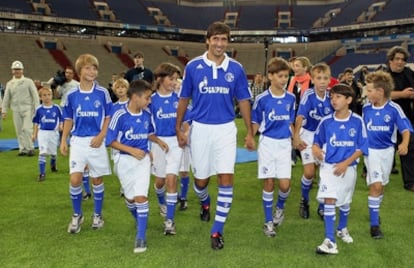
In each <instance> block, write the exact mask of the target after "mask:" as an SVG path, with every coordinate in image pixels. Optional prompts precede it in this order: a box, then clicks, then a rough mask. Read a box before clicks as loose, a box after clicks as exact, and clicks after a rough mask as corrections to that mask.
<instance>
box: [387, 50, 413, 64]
mask: <svg viewBox="0 0 414 268" xmlns="http://www.w3.org/2000/svg"><path fill="white" fill-rule="evenodd" d="M397 53H401V54H403V55H404V60H405V61H407V59H408V58H409V57H410V52H408V50H407V49H405V48H403V47H402V46H393V47H392V48H390V50H388V52H387V60H388V61H391V60H393V59H394V57H395V54H397Z"/></svg>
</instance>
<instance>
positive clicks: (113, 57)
mask: <svg viewBox="0 0 414 268" xmlns="http://www.w3.org/2000/svg"><path fill="white" fill-rule="evenodd" d="M411 5H413V4H412V3H411V1H408V0H393V1H343V0H330V1H329V0H328V1H318V0H314V1H264V0H261V1H242V0H238V1H237V0H233V1H230V0H229V1H226V0H225V1H172V0H171V1H168V0H165V1H143V0H136V1H115V0H112V1H111V0H107V1H93V0H90V1H88V0H85V1H82V0H76V1H58V0H47V1H43V0H33V1H23V0H22V1H13V0H3V1H1V3H0V29H1V33H0V34H1V36H2V39H3V40H4V41H3V42H2V50H3V51H4V53H2V59H1V61H2V62H3V63H6V62H10V63H11V62H12V61H14V60H16V59H17V58H19V59H20V60H22V61H24V63H25V64H26V65H27V66H33V65H35V66H36V65H37V66H42V68H26V75H27V76H28V77H30V78H32V79H38V80H41V81H47V80H48V79H49V78H50V77H51V76H52V75H53V74H54V73H55V72H56V70H60V69H62V68H64V67H66V66H68V65H72V64H73V62H74V60H75V59H76V57H77V56H78V55H79V54H81V53H85V52H94V54H96V56H97V58H98V59H99V60H100V61H101V62H102V63H103V64H102V67H101V69H100V75H99V82H100V83H101V84H102V85H103V86H105V85H106V84H107V83H108V82H109V80H110V77H111V74H112V73H120V72H122V71H124V70H125V69H127V68H128V67H130V66H132V65H133V61H132V59H131V57H132V55H133V53H134V52H135V51H136V50H141V51H143V52H144V54H145V58H146V60H145V63H146V65H147V67H149V68H150V69H152V68H155V66H156V65H157V64H159V63H160V62H163V61H170V62H172V63H175V64H177V65H179V66H181V67H183V66H184V65H185V63H186V62H187V61H188V60H189V59H191V58H193V57H195V56H196V55H199V54H200V53H201V52H202V51H204V49H205V45H204V32H205V29H204V28H206V26H207V25H208V24H209V23H211V22H212V21H224V22H225V23H226V24H228V25H229V26H231V28H232V43H231V46H230V47H229V51H228V54H229V55H230V56H232V57H234V58H235V59H236V60H238V61H239V62H241V63H242V64H243V66H244V67H245V69H246V72H247V74H248V75H249V77H250V78H251V77H252V75H254V74H255V73H257V72H263V71H264V66H265V62H266V58H267V59H269V58H270V57H273V56H281V57H283V58H286V59H287V58H290V57H292V56H307V57H308V58H309V59H310V60H311V62H312V63H317V62H321V61H324V62H327V63H328V64H329V65H330V66H331V69H332V72H333V75H334V76H336V75H337V74H339V73H340V72H342V71H343V70H344V69H345V68H346V67H352V68H354V71H355V73H357V72H358V71H359V69H360V66H362V65H369V66H370V68H372V69H374V68H376V67H377V66H378V65H379V64H383V63H384V62H385V51H386V49H388V48H390V47H392V46H393V45H403V46H404V47H406V48H407V49H408V50H409V51H411V50H412V48H413V45H412V41H411V40H412V30H413V23H414V19H413V18H412V12H411V10H412V9H411V8H410V6H411ZM401 6H404V7H406V8H404V9H403V10H401V9H400V7H401ZM73 10H76V12H73ZM194 14H197V16H195V15H194ZM10 44H13V45H12V46H11V45H10ZM16 55H18V56H17V57H16ZM107 62H111V64H110V65H109V64H106V63H107ZM0 68H1V69H0V81H2V83H5V82H6V81H7V80H8V77H9V75H8V74H9V66H7V64H2V66H1V67H0Z"/></svg>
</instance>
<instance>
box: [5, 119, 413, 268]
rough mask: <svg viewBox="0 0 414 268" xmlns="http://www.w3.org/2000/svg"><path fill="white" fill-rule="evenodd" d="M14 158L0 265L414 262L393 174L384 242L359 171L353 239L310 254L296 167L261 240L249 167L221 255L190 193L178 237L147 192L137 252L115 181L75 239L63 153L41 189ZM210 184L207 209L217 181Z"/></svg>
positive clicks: (29, 167) (88, 204) (88, 208)
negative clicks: (100, 223)
mask: <svg viewBox="0 0 414 268" xmlns="http://www.w3.org/2000/svg"><path fill="white" fill-rule="evenodd" d="M237 124H238V126H241V127H240V128H239V129H240V131H239V146H240V147H242V141H243V137H244V132H243V129H244V127H243V125H242V121H241V119H237ZM3 127H4V128H5V130H3V132H0V139H6V138H13V137H14V130H13V128H12V123H11V115H9V117H8V120H6V121H4V122H3ZM16 155H17V151H9V152H0V163H1V167H2V169H1V173H0V174H1V176H0V204H1V206H0V230H1V231H0V234H1V236H0V237H1V239H0V267H411V265H412V263H413V259H414V253H413V252H412V249H413V248H414V235H413V233H412V227H413V225H414V217H413V208H414V202H413V197H414V196H413V195H414V193H412V192H408V191H405V190H403V187H402V180H401V177H400V175H392V177H391V180H390V184H389V185H388V186H387V187H386V192H385V197H384V202H383V204H382V206H381V223H382V225H381V229H382V231H383V233H384V236H385V237H384V239H382V240H374V239H372V238H371V237H370V233H369V220H368V208H367V191H368V189H367V187H366V185H365V182H364V180H363V179H361V177H360V174H358V181H357V185H356V190H355V194H354V200H353V203H352V205H351V214H350V218H349V230H350V233H351V235H352V236H353V238H354V243H353V244H345V243H343V242H342V241H340V240H338V241H337V243H338V249H339V254H338V255H336V256H321V255H317V254H315V248H316V246H317V245H319V244H320V243H321V242H322V240H323V238H324V227H323V221H321V220H320V218H319V217H318V215H317V214H316V201H315V199H314V197H315V195H316V191H315V190H316V185H314V189H313V190H312V192H311V196H312V198H313V199H312V201H311V217H310V219H308V220H304V219H302V218H300V217H299V213H298V210H299V200H300V177H301V172H302V167H301V165H300V163H298V164H297V165H296V166H295V167H294V168H293V178H292V191H291V194H290V196H289V198H288V200H287V203H286V209H285V215H286V216H285V221H284V222H283V224H282V225H281V226H280V227H278V228H277V229H276V231H277V235H276V237H274V238H268V237H266V236H265V235H264V234H263V231H262V226H263V220H264V219H263V209H262V201H261V196H262V184H261V182H260V181H259V180H257V178H256V173H257V170H256V169H257V165H256V162H250V163H244V164H238V165H237V166H236V176H235V177H236V179H235V188H234V201H233V205H232V209H231V212H230V216H229V218H228V221H227V223H226V226H225V233H224V240H225V247H224V249H223V250H221V251H213V250H212V249H211V248H210V238H209V232H210V227H211V225H212V222H211V221H210V222H209V223H205V222H201V221H200V219H199V215H198V213H199V205H198V200H197V198H196V196H195V194H194V192H193V191H192V189H190V192H189V208H188V209H187V210H186V211H178V210H177V212H176V226H177V234H176V235H175V236H164V235H163V224H162V223H163V219H162V218H161V216H160V215H159V209H158V205H157V199H156V196H155V194H154V190H153V188H152V187H151V189H150V218H149V226H148V232H147V239H148V250H147V251H146V252H145V253H142V254H134V253H133V252H132V251H133V246H134V238H135V226H134V223H133V221H132V217H131V216H130V214H129V211H128V210H127V209H126V207H125V204H124V201H123V199H122V198H121V197H120V196H119V182H118V180H117V178H116V177H115V176H113V175H112V176H108V177H107V178H105V201H104V209H103V216H104V219H105V226H104V227H103V229H101V230H92V228H91V227H90V224H91V218H90V216H91V215H92V211H93V201H92V200H87V201H85V202H84V203H83V211H84V214H85V222H84V224H83V225H82V230H81V232H80V233H79V234H75V235H72V234H68V233H67V226H68V223H69V221H70V219H71V213H72V208H71V202H70V199H69V187H68V182H69V180H68V178H69V176H68V159H67V157H63V156H61V155H59V157H58V168H59V172H58V173H51V172H48V173H47V175H46V180H45V181H44V182H41V183H39V182H37V180H36V178H37V175H38V165H37V157H32V158H30V157H17V156H16ZM287 157H288V156H287ZM47 170H49V167H48V168H47ZM211 182H212V183H211V184H210V194H211V195H212V208H213V211H214V209H215V201H216V194H217V188H216V180H214V179H213V180H212V181H211ZM275 192H277V191H275ZM275 198H276V194H275Z"/></svg>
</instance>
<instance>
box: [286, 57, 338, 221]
mask: <svg viewBox="0 0 414 268" xmlns="http://www.w3.org/2000/svg"><path fill="white" fill-rule="evenodd" d="M310 73H311V76H312V81H313V84H314V86H313V87H312V88H310V89H309V90H307V91H306V92H305V94H303V96H302V99H301V100H300V103H299V108H298V111H297V114H296V121H295V131H294V133H293V145H294V147H295V148H296V149H297V150H299V151H300V154H301V157H302V165H303V175H302V178H301V190H302V198H301V200H300V204H299V215H300V216H301V217H302V218H304V219H308V218H309V217H310V213H309V200H310V198H309V193H310V190H311V188H312V182H313V179H314V177H315V173H316V164H317V161H316V159H315V158H314V157H313V154H312V145H313V137H314V135H315V130H316V128H317V127H318V124H319V122H320V121H321V119H322V118H323V117H324V116H327V115H328V114H330V113H332V112H333V108H332V105H331V99H330V97H329V92H328V91H327V89H328V85H329V82H330V79H331V69H330V68H329V66H328V65H327V64H325V63H318V64H315V65H314V66H313V67H312V69H311V72H310ZM317 212H318V214H319V216H320V217H321V218H322V219H323V205H319V207H318V210H317Z"/></svg>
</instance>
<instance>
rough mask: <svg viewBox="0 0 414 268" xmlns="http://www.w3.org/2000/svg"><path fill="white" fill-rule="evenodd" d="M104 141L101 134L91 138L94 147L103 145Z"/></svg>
mask: <svg viewBox="0 0 414 268" xmlns="http://www.w3.org/2000/svg"><path fill="white" fill-rule="evenodd" d="M102 142H103V137H101V136H100V135H98V136H95V137H93V138H92V140H91V147H92V148H99V147H101V144H102Z"/></svg>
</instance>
